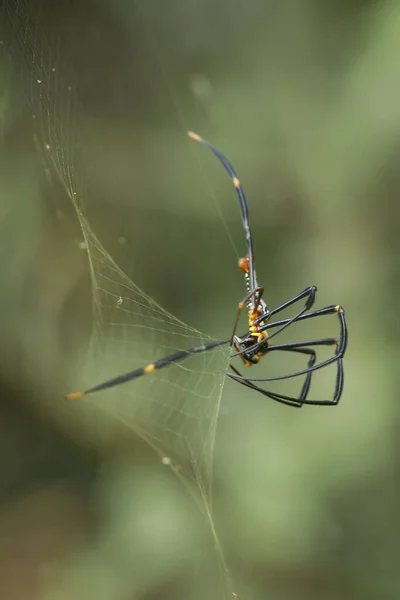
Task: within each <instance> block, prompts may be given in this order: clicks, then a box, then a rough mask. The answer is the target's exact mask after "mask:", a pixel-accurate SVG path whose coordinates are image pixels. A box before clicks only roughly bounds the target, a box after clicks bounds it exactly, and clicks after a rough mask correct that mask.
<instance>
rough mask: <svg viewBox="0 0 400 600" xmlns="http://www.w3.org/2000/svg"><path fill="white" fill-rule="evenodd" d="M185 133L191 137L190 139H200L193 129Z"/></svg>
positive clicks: (198, 140) (199, 140) (197, 140)
mask: <svg viewBox="0 0 400 600" xmlns="http://www.w3.org/2000/svg"><path fill="white" fill-rule="evenodd" d="M187 134H188V136H189V137H190V138H192V140H195V141H196V142H201V141H202V138H201V137H200V136H199V135H198V134H197V133H195V132H194V131H188V132H187Z"/></svg>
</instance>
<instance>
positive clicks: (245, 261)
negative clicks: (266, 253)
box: [239, 256, 250, 273]
mask: <svg viewBox="0 0 400 600" xmlns="http://www.w3.org/2000/svg"><path fill="white" fill-rule="evenodd" d="M239 268H240V269H242V271H244V272H245V273H248V272H249V269H250V261H249V257H248V256H246V257H245V258H239Z"/></svg>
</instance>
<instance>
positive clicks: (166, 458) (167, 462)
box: [161, 456, 172, 466]
mask: <svg viewBox="0 0 400 600" xmlns="http://www.w3.org/2000/svg"><path fill="white" fill-rule="evenodd" d="M161 462H162V464H163V465H167V466H168V465H170V464H171V462H172V461H171V459H170V457H169V456H163V457H162V459H161Z"/></svg>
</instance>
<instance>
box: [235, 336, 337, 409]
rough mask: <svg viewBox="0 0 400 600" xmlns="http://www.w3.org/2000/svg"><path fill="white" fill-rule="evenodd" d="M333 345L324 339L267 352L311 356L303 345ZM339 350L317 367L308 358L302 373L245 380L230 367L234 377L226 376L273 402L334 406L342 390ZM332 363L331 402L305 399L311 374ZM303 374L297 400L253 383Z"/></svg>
mask: <svg viewBox="0 0 400 600" xmlns="http://www.w3.org/2000/svg"><path fill="white" fill-rule="evenodd" d="M335 343H337V340H336V339H334V338H326V339H321V340H315V341H311V342H299V343H296V344H280V345H278V346H271V347H270V348H269V351H273V350H280V351H291V352H293V351H299V352H301V351H303V353H307V354H311V352H309V351H312V353H313V354H314V355H315V351H313V350H312V348H303V345H304V346H305V345H314V346H318V345H319V346H322V345H333V344H335ZM307 350H308V351H307ZM339 350H340V346H339V345H338V347H337V350H336V353H335V356H334V357H332V358H331V359H329V360H327V361H323V362H322V363H319V364H318V365H315V359H313V360H312V359H311V358H310V360H309V363H308V367H307V369H304V370H303V371H297V372H296V373H290V374H287V375H283V376H280V377H265V378H247V377H243V376H242V375H241V374H240V373H239V371H238V370H237V369H235V368H234V367H233V366H231V368H232V370H233V371H234V372H235V375H233V374H232V373H229V372H226V374H227V375H228V376H229V377H231V379H234V380H235V381H237V382H238V383H243V384H244V385H246V386H247V387H251V388H252V389H254V390H256V391H258V392H260V393H262V394H264V395H266V396H268V397H270V398H272V399H274V400H278V399H279V400H278V401H282V402H283V401H284V400H286V401H288V403H289V404H290V403H292V402H295V403H296V402H297V403H299V402H300V401H301V405H302V404H310V405H320V406H326V405H327V406H329V405H336V404H337V403H338V402H339V400H340V396H341V394H342V390H343V360H342V356H343V353H342V352H340V354H339ZM305 351H306V352H305ZM334 362H337V365H338V368H337V375H336V384H335V391H334V395H333V398H332V400H307V399H306V398H307V395H308V391H309V387H310V383H311V381H310V377H311V374H312V373H313V372H314V371H316V370H318V369H320V368H322V367H325V366H327V364H332V363H334ZM304 374H306V375H307V378H308V379H307V378H306V381H305V384H304V385H303V389H302V393H301V394H300V396H299V398H293V397H292V396H284V395H283V394H278V393H275V392H269V391H267V390H263V389H262V388H260V387H259V386H258V385H255V384H254V383H253V382H254V381H258V382H263V381H264V382H265V381H278V380H282V379H283V380H284V379H290V378H291V377H297V376H299V375H304ZM304 390H306V394H304ZM284 403H285V402H284Z"/></svg>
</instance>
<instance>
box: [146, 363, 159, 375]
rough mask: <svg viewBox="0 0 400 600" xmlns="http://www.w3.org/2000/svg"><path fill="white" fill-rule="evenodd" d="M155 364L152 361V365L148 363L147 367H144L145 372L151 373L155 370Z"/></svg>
mask: <svg viewBox="0 0 400 600" xmlns="http://www.w3.org/2000/svg"><path fill="white" fill-rule="evenodd" d="M155 368H156V367H155V365H153V363H151V365H147V367H145V368H144V369H143V372H144V373H151V372H152V371H155Z"/></svg>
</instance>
